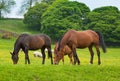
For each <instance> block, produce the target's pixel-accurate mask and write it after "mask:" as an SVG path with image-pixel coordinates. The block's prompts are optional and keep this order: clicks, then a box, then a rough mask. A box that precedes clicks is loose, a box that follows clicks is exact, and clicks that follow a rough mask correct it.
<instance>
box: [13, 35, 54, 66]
mask: <svg viewBox="0 0 120 81" xmlns="http://www.w3.org/2000/svg"><path fill="white" fill-rule="evenodd" d="M45 48H47V49H48V56H49V57H51V64H53V60H52V52H51V39H50V37H49V36H47V35H44V34H41V35H28V34H21V35H20V36H19V37H18V39H17V40H16V42H15V44H14V51H13V52H12V53H11V55H12V57H11V58H12V60H13V64H17V62H18V60H19V57H18V52H19V51H20V49H22V50H23V52H24V53H25V64H27V62H28V64H30V60H29V55H28V50H38V49H41V52H42V56H43V60H42V64H44V62H45V57H46V55H45V51H44V50H45Z"/></svg>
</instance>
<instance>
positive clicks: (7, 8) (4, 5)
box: [0, 0, 15, 19]
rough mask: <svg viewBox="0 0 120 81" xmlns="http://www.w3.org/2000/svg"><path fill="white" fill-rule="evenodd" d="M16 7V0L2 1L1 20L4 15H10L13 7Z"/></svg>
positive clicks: (0, 3)
mask: <svg viewBox="0 0 120 81" xmlns="http://www.w3.org/2000/svg"><path fill="white" fill-rule="evenodd" d="M13 5H15V1H14V0H1V1H0V19H1V18H2V16H3V14H4V13H10V9H11V7H12V6H13Z"/></svg>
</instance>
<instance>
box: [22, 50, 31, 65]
mask: <svg viewBox="0 0 120 81" xmlns="http://www.w3.org/2000/svg"><path fill="white" fill-rule="evenodd" d="M23 51H24V53H25V64H27V61H28V64H30V59H29V55H28V49H27V48H25V49H24V50H23Z"/></svg>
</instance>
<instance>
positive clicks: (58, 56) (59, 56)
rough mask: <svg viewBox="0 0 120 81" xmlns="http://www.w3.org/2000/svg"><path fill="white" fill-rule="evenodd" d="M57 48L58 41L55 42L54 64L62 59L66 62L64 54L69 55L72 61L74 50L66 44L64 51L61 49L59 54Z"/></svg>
mask: <svg viewBox="0 0 120 81" xmlns="http://www.w3.org/2000/svg"><path fill="white" fill-rule="evenodd" d="M57 48H58V42H57V43H56V44H55V47H54V64H56V62H58V63H59V61H60V60H61V59H62V62H63V64H64V55H68V57H69V59H70V63H72V62H73V61H72V56H73V54H72V50H71V49H70V48H69V47H68V46H67V45H66V46H65V47H64V49H63V50H62V51H60V53H59V54H57Z"/></svg>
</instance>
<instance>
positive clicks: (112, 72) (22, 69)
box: [0, 39, 120, 81]
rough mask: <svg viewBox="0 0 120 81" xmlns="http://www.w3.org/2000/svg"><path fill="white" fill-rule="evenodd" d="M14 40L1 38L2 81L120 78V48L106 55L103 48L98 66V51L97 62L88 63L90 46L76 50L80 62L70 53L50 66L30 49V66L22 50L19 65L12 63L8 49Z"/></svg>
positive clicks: (104, 80)
mask: <svg viewBox="0 0 120 81" xmlns="http://www.w3.org/2000/svg"><path fill="white" fill-rule="evenodd" d="M14 42H15V39H11V40H4V39H0V81H120V54H119V53H120V48H107V53H105V54H104V53H103V52H102V50H101V61H102V64H101V65H97V55H96V53H95V57H94V64H93V65H89V57H90V55H89V51H88V49H79V50H77V53H78V55H79V58H80V60H81V65H71V64H69V59H68V57H67V56H65V63H64V65H63V64H62V62H60V64H59V65H51V64H50V59H47V58H46V62H45V65H42V64H41V61H42V59H41V58H35V57H34V56H33V51H29V56H30V60H31V64H30V65H25V64H24V53H23V52H20V53H19V58H20V59H19V62H18V64H17V65H13V64H12V60H11V55H10V53H9V52H10V51H12V49H13V45H14ZM52 47H54V45H52ZM94 51H95V50H94Z"/></svg>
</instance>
